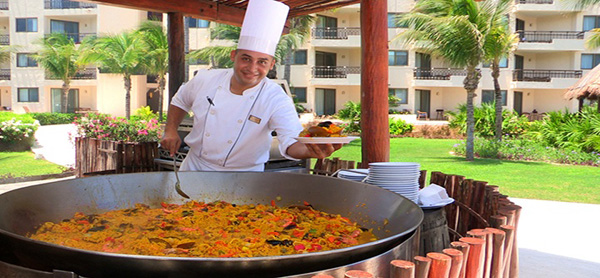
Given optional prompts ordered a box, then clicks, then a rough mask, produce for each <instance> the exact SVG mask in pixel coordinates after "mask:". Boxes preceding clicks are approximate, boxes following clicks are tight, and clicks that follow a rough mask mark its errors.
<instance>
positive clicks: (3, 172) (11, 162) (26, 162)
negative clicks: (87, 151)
mask: <svg viewBox="0 0 600 278" xmlns="http://www.w3.org/2000/svg"><path fill="white" fill-rule="evenodd" d="M65 170H66V168H65V167H63V166H60V165H56V164H54V163H51V162H48V161H46V160H43V159H35V158H34V155H33V153H32V152H0V179H1V178H16V177H26V176H37V175H46V174H59V173H62V172H64V171H65Z"/></svg>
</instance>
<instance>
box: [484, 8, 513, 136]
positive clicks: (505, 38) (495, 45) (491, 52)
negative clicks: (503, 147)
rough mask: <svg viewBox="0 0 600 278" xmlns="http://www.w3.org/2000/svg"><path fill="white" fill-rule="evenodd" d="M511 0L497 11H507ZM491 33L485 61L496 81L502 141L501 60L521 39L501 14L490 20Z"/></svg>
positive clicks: (498, 130) (495, 88)
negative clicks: (488, 63)
mask: <svg viewBox="0 0 600 278" xmlns="http://www.w3.org/2000/svg"><path fill="white" fill-rule="evenodd" d="M510 3H511V1H510V0H500V1H498V2H497V6H496V9H497V10H499V11H507V12H508V6H509V5H510ZM489 26H490V31H489V33H488V35H487V36H486V37H485V41H484V44H483V47H484V51H485V59H486V61H488V62H490V69H491V70H492V78H493V81H494V99H495V108H496V122H495V125H496V132H495V136H496V140H498V141H501V140H502V93H501V90H500V83H499V82H498V77H499V76H500V59H502V58H507V57H508V56H509V55H510V54H511V53H512V52H513V51H514V50H515V49H516V46H517V43H518V42H519V38H518V36H517V35H516V34H513V33H512V32H511V31H510V29H509V26H508V18H507V17H506V16H505V15H503V14H501V13H499V12H494V13H493V14H492V16H491V17H490V19H489Z"/></svg>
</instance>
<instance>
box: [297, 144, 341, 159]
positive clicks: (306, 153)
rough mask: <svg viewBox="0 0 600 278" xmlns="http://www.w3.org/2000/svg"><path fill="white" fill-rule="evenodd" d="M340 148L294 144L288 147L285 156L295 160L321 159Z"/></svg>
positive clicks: (331, 145)
mask: <svg viewBox="0 0 600 278" xmlns="http://www.w3.org/2000/svg"><path fill="white" fill-rule="evenodd" d="M341 147H342V144H303V143H300V142H296V143H294V144H292V145H291V146H289V147H288V149H287V154H288V155H289V156H291V157H293V158H296V159H305V158H317V159H322V158H326V157H329V156H331V154H332V153H333V152H335V151H337V150H339V149H340V148H341Z"/></svg>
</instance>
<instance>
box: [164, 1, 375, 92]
mask: <svg viewBox="0 0 600 278" xmlns="http://www.w3.org/2000/svg"><path fill="white" fill-rule="evenodd" d="M167 17H168V22H169V23H168V32H167V33H168V34H167V36H168V40H169V103H171V99H172V98H173V96H174V95H175V93H177V90H178V89H179V86H181V84H183V82H185V46H184V30H183V29H184V22H183V14H182V13H174V12H170V13H167ZM386 42H387V40H386Z"/></svg>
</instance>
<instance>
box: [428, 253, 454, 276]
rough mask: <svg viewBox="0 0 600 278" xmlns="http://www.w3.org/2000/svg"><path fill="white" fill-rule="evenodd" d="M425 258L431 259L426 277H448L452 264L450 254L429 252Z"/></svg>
mask: <svg viewBox="0 0 600 278" xmlns="http://www.w3.org/2000/svg"><path fill="white" fill-rule="evenodd" d="M427 258H430V259H431V268H430V269H429V275H428V276H427V277H428V278H448V276H449V275H450V267H451V266H452V258H450V256H448V255H445V254H442V253H437V252H429V253H427Z"/></svg>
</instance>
